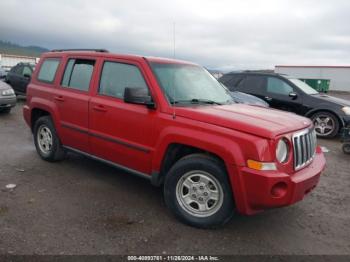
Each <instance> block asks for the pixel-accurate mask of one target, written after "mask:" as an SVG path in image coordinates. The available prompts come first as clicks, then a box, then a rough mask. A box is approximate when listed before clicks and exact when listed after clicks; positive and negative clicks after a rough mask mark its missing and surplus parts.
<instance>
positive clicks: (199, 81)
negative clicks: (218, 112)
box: [151, 63, 234, 104]
mask: <svg viewBox="0 0 350 262" xmlns="http://www.w3.org/2000/svg"><path fill="white" fill-rule="evenodd" d="M151 67H152V69H153V71H154V73H155V75H156V77H157V79H158V82H159V84H160V86H161V88H162V89H163V91H164V92H165V95H166V97H167V99H168V101H169V102H170V103H172V104H186V103H191V104H193V103H196V104H231V103H234V101H233V99H232V97H231V96H230V93H229V91H228V90H227V89H226V88H225V87H223V86H222V85H221V84H220V83H219V82H218V81H217V80H216V79H215V78H214V77H213V76H212V75H211V74H210V73H209V72H208V71H206V70H205V69H204V68H202V67H200V66H195V65H186V64H164V63H151Z"/></svg>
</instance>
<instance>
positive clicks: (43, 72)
mask: <svg viewBox="0 0 350 262" xmlns="http://www.w3.org/2000/svg"><path fill="white" fill-rule="evenodd" d="M59 64H60V60H58V59H52V58H48V59H46V60H45V61H44V62H43V63H42V65H41V68H40V71H39V75H38V80H40V81H44V82H49V83H52V82H53V80H54V79H55V75H56V71H57V68H58V65H59Z"/></svg>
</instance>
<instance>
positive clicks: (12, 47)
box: [0, 40, 49, 57]
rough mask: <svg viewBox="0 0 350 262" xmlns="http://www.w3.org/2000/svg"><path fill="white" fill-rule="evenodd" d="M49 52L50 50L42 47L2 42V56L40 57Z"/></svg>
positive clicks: (0, 44)
mask: <svg viewBox="0 0 350 262" xmlns="http://www.w3.org/2000/svg"><path fill="white" fill-rule="evenodd" d="M47 51H49V50H48V49H46V48H43V47H40V46H21V45H18V44H14V43H11V42H8V41H2V40H0V54H9V55H23V56H35V57H39V56H40V55H41V54H42V53H44V52H47Z"/></svg>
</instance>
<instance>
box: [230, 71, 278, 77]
mask: <svg viewBox="0 0 350 262" xmlns="http://www.w3.org/2000/svg"><path fill="white" fill-rule="evenodd" d="M225 75H266V76H276V75H281V74H277V73H274V72H257V71H240V72H237V71H235V72H230V73H227V74H225Z"/></svg>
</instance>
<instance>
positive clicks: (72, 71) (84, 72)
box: [62, 59, 95, 91]
mask: <svg viewBox="0 0 350 262" xmlns="http://www.w3.org/2000/svg"><path fill="white" fill-rule="evenodd" d="M94 66H95V61H94V60H87V59H69V61H68V63H67V66H66V70H65V71H64V75H63V79H62V86H64V87H69V88H73V89H77V90H80V91H88V90H89V86H90V81H91V76H92V72H93V71H94Z"/></svg>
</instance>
